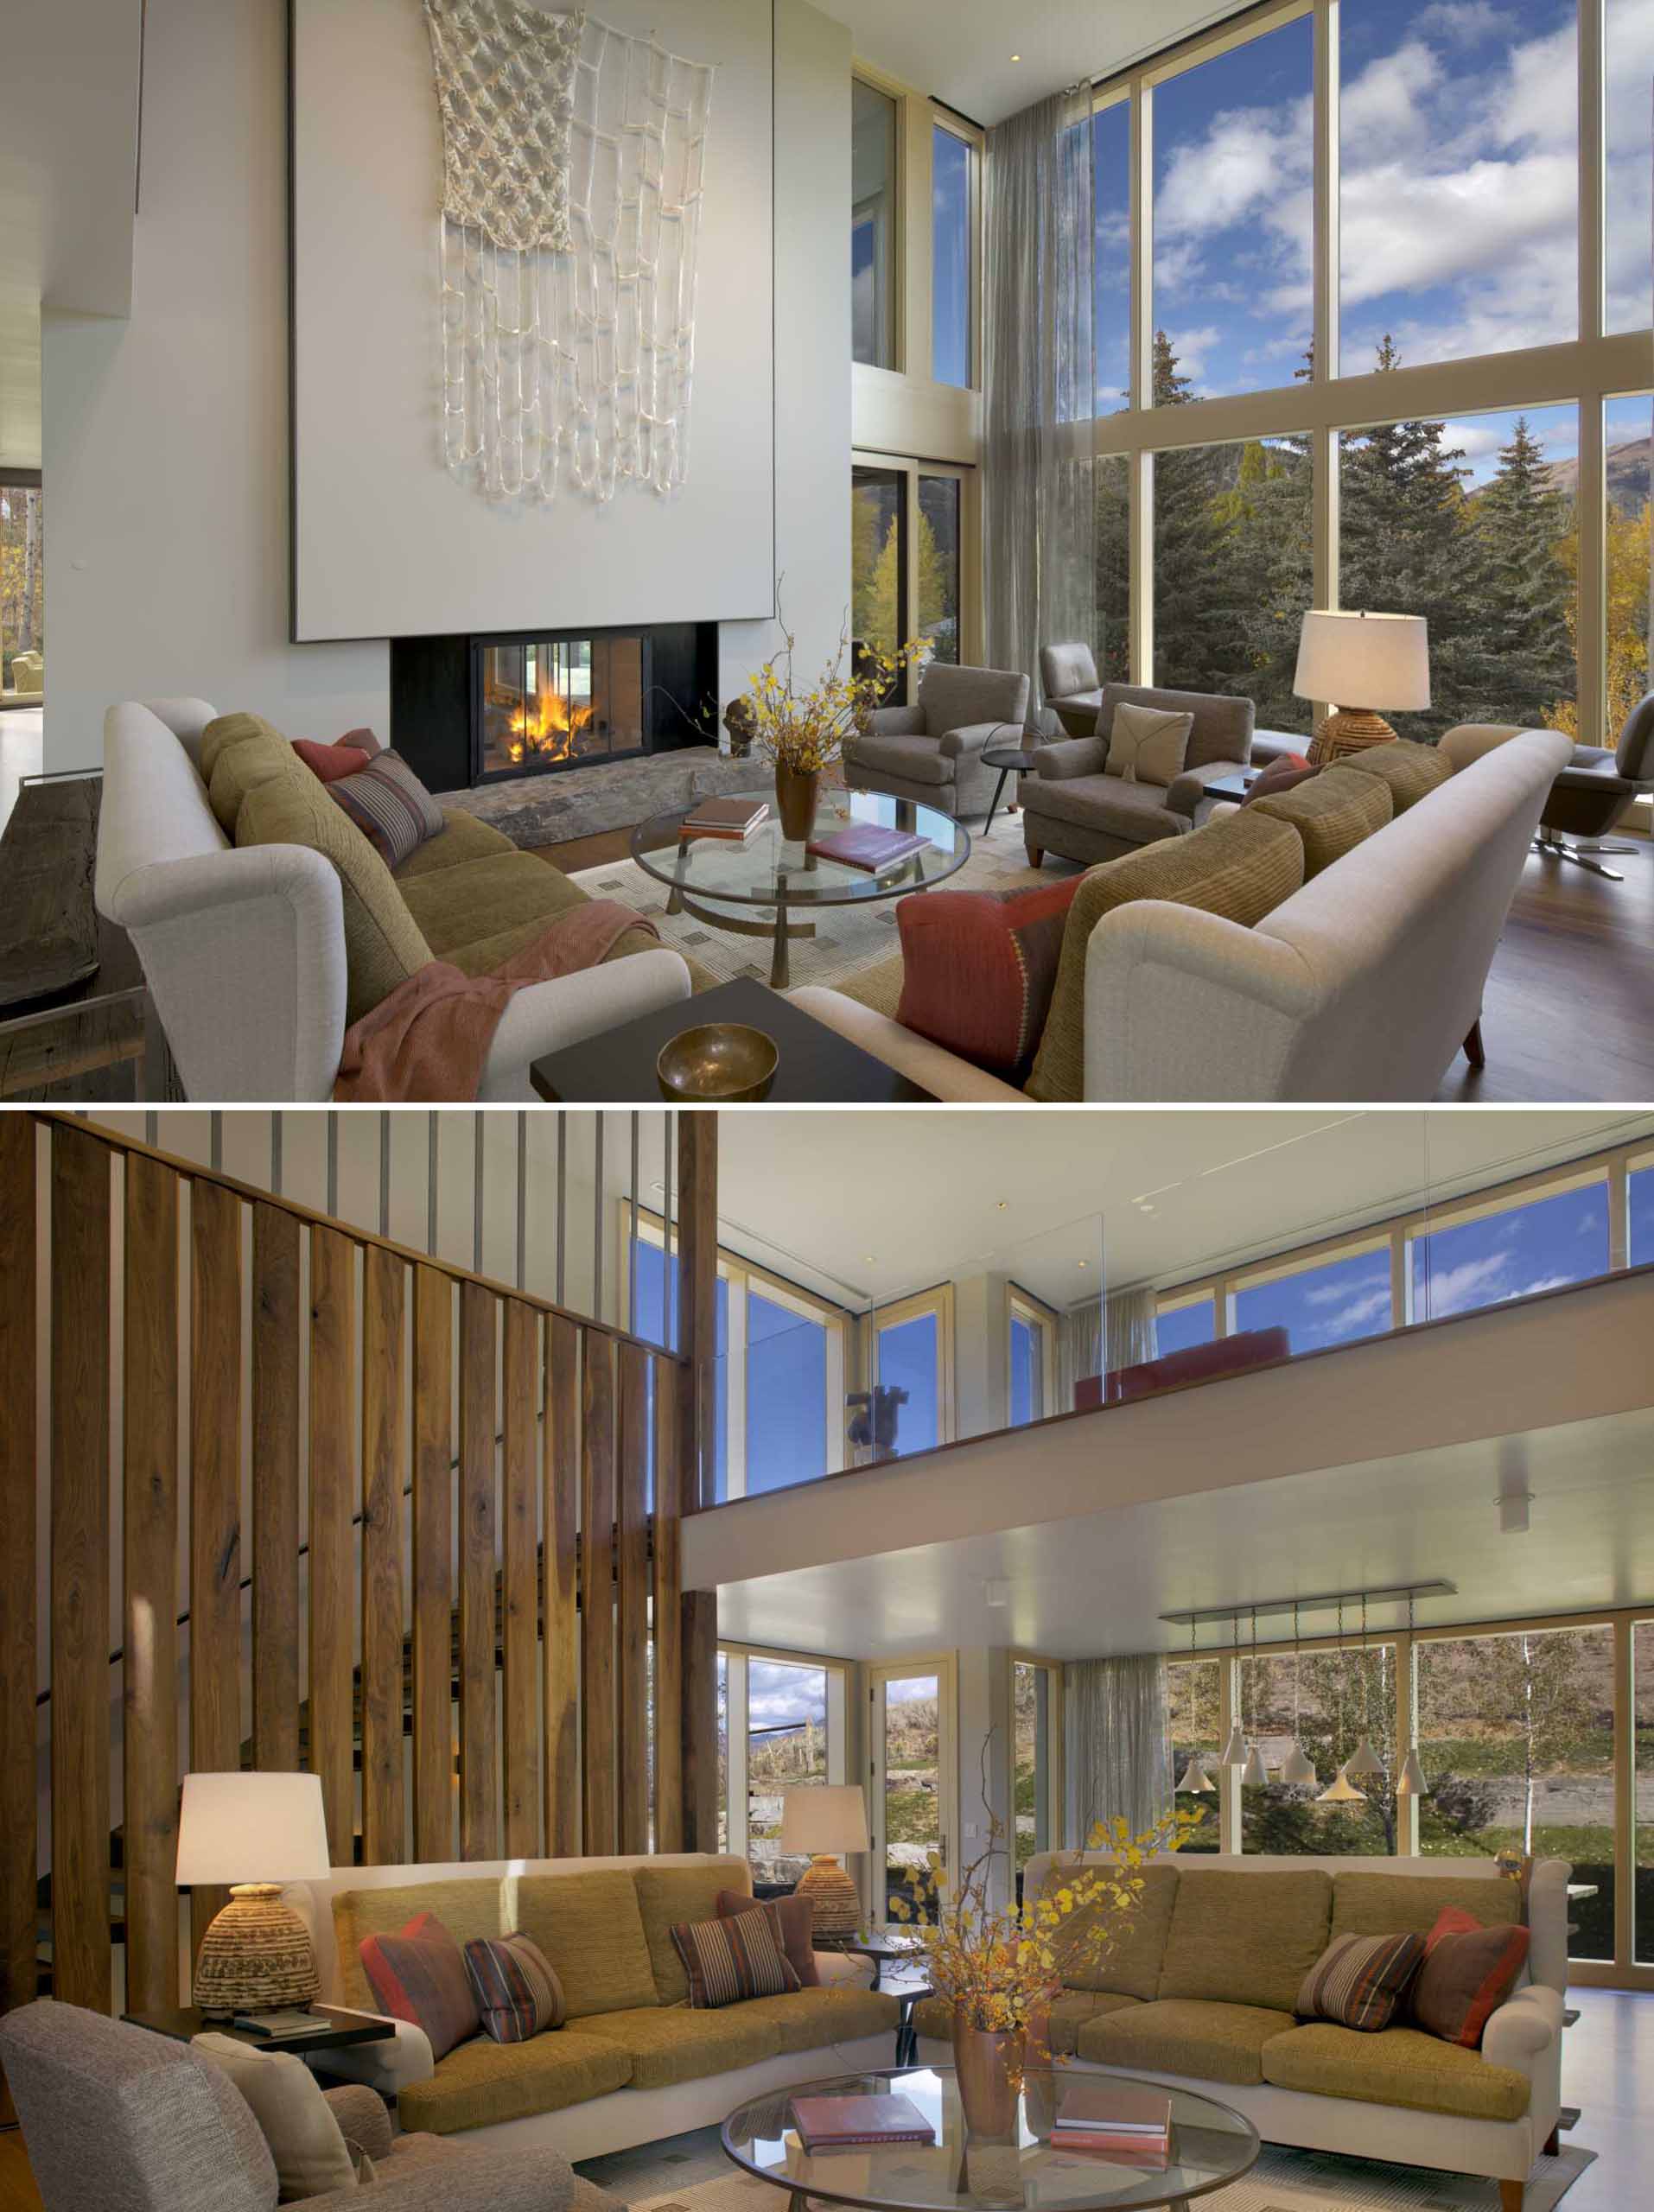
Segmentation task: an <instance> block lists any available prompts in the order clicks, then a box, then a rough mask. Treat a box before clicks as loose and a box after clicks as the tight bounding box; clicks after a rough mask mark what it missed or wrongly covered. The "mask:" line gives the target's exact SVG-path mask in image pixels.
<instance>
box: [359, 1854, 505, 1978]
mask: <svg viewBox="0 0 1654 2212" xmlns="http://www.w3.org/2000/svg"><path fill="white" fill-rule="evenodd" d="M421 1912H429V1913H430V1914H432V1915H433V1916H435V1917H436V1919H438V1920H440V1921H441V1922H442V1925H443V1927H444V1928H446V1929H448V1933H449V1934H450V1935H451V1936H453V1938H454V1940H455V1942H456V1943H458V1944H459V1945H460V1946H461V1948H463V1947H464V1946H465V1945H466V1944H467V1943H468V1942H470V1940H471V1938H472V1937H473V1936H499V1935H502V1934H504V1933H505V1932H506V1931H505V1930H504V1929H502V1928H501V1926H500V1923H499V1877H498V1876H497V1875H494V1874H467V1875H458V1876H455V1877H454V1878H450V1879H449V1880H447V1881H439V1882H399V1883H397V1884H395V1885H389V1886H387V1887H385V1888H384V1889H374V1890H366V1889H364V1890H337V1891H334V1900H333V1930H334V1944H335V1946H336V1948H337V1950H338V1954H339V1974H340V1981H341V1983H342V1985H343V1988H344V1999H345V2002H346V2004H347V2005H354V2006H355V2007H356V2009H357V2010H358V2011H359V2012H378V2011H379V2010H380V2009H381V2008H380V2007H379V2005H376V2004H375V2003H374V2001H373V1993H372V1990H371V1989H370V1988H369V1987H368V1986H367V1977H366V1974H364V1973H363V1972H362V1961H361V1955H360V1954H361V1944H362V1938H363V1937H364V1936H385V1935H394V1934H395V1933H396V1932H397V1930H398V1929H401V1928H405V1927H406V1926H407V1924H408V1923H409V1922H410V1920H411V1919H413V1917H414V1916H415V1915H416V1914H417V1913H421Z"/></svg>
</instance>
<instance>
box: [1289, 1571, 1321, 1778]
mask: <svg viewBox="0 0 1654 2212" xmlns="http://www.w3.org/2000/svg"><path fill="white" fill-rule="evenodd" d="M1300 1657H1301V1654H1300V1651H1299V1648H1298V1607H1297V1604H1296V1601H1295V1602H1294V1605H1293V1608H1292V1749H1291V1750H1290V1751H1288V1753H1287V1756H1286V1761H1285V1764H1283V1765H1282V1769H1281V1779H1282V1782H1289V1783H1292V1784H1293V1786H1294V1788H1295V1789H1303V1788H1305V1787H1306V1786H1307V1787H1308V1788H1310V1789H1314V1785H1315V1784H1316V1783H1317V1782H1319V1781H1320V1776H1319V1775H1318V1774H1317V1773H1316V1771H1315V1762H1314V1759H1312V1758H1310V1756H1309V1754H1308V1752H1307V1751H1306V1750H1305V1749H1304V1741H1303V1732H1302V1728H1301V1704H1300V1696H1299V1688H1300V1674H1299V1660H1300Z"/></svg>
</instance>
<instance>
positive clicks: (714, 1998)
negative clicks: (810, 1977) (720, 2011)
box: [672, 1907, 798, 2012]
mask: <svg viewBox="0 0 1654 2212" xmlns="http://www.w3.org/2000/svg"><path fill="white" fill-rule="evenodd" d="M672 1942H674V1943H675V1944H676V1945H677V1947H678V1957H679V1958H680V1959H682V1961H684V1973H685V1974H687V1975H688V1976H689V1986H690V2005H691V2006H692V2007H693V2009H694V2010H696V2011H697V2012H715V2011H716V2009H717V2007H718V2006H719V2005H739V2004H740V2003H741V2001H742V2000H743V1999H746V1998H748V1997H784V1996H785V1995H786V1993H787V1992H788V1991H789V1990H791V1989H796V1988H797V1987H798V1975H797V1974H794V1973H793V1971H792V1967H790V1966H789V1965H788V1964H787V1957H786V1952H785V1951H784V1950H783V1949H782V1948H781V1944H780V1939H779V1934H778V1932H777V1929H776V1926H775V1923H774V1922H773V1920H772V1919H771V1918H770V1916H769V1915H768V1913H767V1912H765V1911H764V1910H762V1908H761V1907H754V1910H752V1911H751V1912H738V1913H736V1914H735V1916H733V1917H732V1918H731V1919H728V1920H697V1921H691V1922H686V1923H684V1925H683V1926H681V1927H678V1928H674V1929H673V1930H672Z"/></svg>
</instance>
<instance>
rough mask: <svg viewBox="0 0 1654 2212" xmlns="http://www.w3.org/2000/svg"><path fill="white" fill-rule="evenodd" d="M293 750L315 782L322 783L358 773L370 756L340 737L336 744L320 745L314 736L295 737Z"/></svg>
mask: <svg viewBox="0 0 1654 2212" xmlns="http://www.w3.org/2000/svg"><path fill="white" fill-rule="evenodd" d="M293 750H294V752H295V753H297V755H298V757H299V759H300V760H302V761H303V763H304V765H305V766H306V767H307V768H308V769H309V771H310V773H311V774H312V775H313V776H314V777H315V779H316V780H317V782H318V783H323V784H336V783H337V782H338V781H339V780H340V777H342V776H355V775H359V774H360V772H361V771H362V770H363V769H364V768H365V767H366V766H367V763H368V760H369V759H370V757H371V756H370V755H369V754H368V753H365V752H364V751H363V749H362V748H361V747H360V746H359V745H353V744H352V743H351V742H350V741H349V740H348V739H347V738H340V741H339V742H338V744H337V745H320V744H318V743H317V742H316V741H315V739H314V738H309V737H296V738H295V739H294V740H293Z"/></svg>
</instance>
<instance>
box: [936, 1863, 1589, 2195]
mask: <svg viewBox="0 0 1654 2212" xmlns="http://www.w3.org/2000/svg"><path fill="white" fill-rule="evenodd" d="M1079 1857H1080V1854H1078V1853H1069V1854H1061V1853H1050V1852H1047V1853H1042V1854H1041V1855H1040V1857H1038V1858H1035V1859H1030V1860H1029V1862H1028V1866H1027V1872H1026V1874H1025V1876H1024V1882H1025V1894H1026V1895H1028V1896H1033V1897H1037V1896H1039V1895H1040V1892H1041V1891H1043V1890H1044V1888H1045V1887H1046V1885H1047V1884H1049V1883H1050V1882H1052V1881H1053V1878H1060V1875H1061V1873H1062V1871H1063V1869H1064V1868H1065V1867H1072V1866H1074V1865H1075V1864H1076V1863H1078V1859H1079ZM1085 1859H1087V1861H1088V1862H1090V1863H1097V1854H1095V1853H1086V1854H1085ZM1103 1863H1106V1862H1105V1861H1104V1862H1103ZM1569 1872H1570V1870H1569V1867H1568V1862H1567V1861H1566V1860H1565V1859H1539V1860H1537V1861H1536V1864H1535V1866H1534V1868H1533V1877H1532V1881H1531V1884H1530V1889H1529V1893H1528V1900H1527V1916H1528V1924H1529V1927H1530V1930H1531V1933H1532V1942H1531V1946H1530V1952H1529V1957H1528V1963H1527V1965H1526V1966H1525V1967H1524V1969H1523V1973H1522V1975H1521V1978H1520V1980H1519V1981H1518V1984H1517V1988H1516V1990H1515V1991H1514V1993H1512V1995H1511V1997H1510V1998H1509V1999H1507V2001H1506V2002H1505V2004H1503V2005H1500V2006H1499V2007H1498V2009H1497V2011H1495V2012H1494V2013H1493V2014H1492V2018H1490V2019H1489V2021H1488V2023H1487V2026H1486V2028H1485V2031H1484V2033H1483V2037H1482V2044H1481V2049H1480V2050H1479V2051H1475V2050H1462V2049H1460V2047H1459V2046H1457V2045H1454V2044H1447V2043H1442V2042H1440V2041H1438V2040H1437V2039H1436V2038H1435V2037H1431V2036H1427V2035H1425V2034H1424V2033H1423V2032H1422V2031H1421V2030H1418V2029H1415V2028H1410V2027H1406V2026H1394V2027H1390V2028H1386V2029H1384V2030H1383V2031H1381V2032H1379V2033H1377V2034H1363V2033H1359V2032H1358V2031H1356V2030H1354V2029H1352V2028H1340V2027H1337V2026H1334V2025H1333V2024H1329V2023H1316V2024H1299V2023H1297V2022H1296V2021H1295V2019H1294V2018H1293V2016H1292V2003H1293V1999H1294V1997H1295V1994H1296V1992H1297V1989H1298V1986H1299V1984H1300V1983H1301V1980H1302V1978H1303V1976H1304V1974H1307V1972H1308V1970H1309V1968H1310V1967H1312V1966H1314V1963H1315V1961H1316V1960H1317V1959H1318V1958H1319V1957H1320V1955H1321V1953H1322V1952H1323V1951H1324V1950H1325V1949H1326V1945H1327V1943H1328V1942H1330V1941H1331V1939H1332V1937H1333V1936H1338V1935H1342V1934H1345V1933H1346V1932H1347V1933H1354V1934H1358V1935H1382V1934H1390V1933H1391V1932H1395V1933H1403V1932H1405V1931H1407V1930H1409V1929H1412V1930H1416V1931H1417V1932H1419V1933H1420V1934H1424V1933H1427V1932H1428V1929H1429V1928H1430V1927H1431V1925H1432V1924H1433V1923H1434V1922H1435V1916H1436V1914H1437V1913H1438V1912H1439V1911H1440V1910H1441V1908H1442V1907H1443V1906H1444V1905H1449V1904H1454V1905H1460V1906H1463V1907H1464V1908H1465V1909H1466V1910H1468V1911H1469V1912H1471V1913H1472V1914H1473V1915H1474V1916H1475V1917H1476V1918H1478V1919H1479V1920H1480V1921H1481V1922H1482V1923H1483V1924H1484V1925H1486V1926H1492V1925H1495V1924H1499V1923H1504V1922H1505V1921H1508V1920H1516V1919H1518V1918H1520V1916H1521V1913H1522V1903H1521V1892H1520V1890H1519V1887H1518V1885H1517V1884H1516V1883H1514V1882H1511V1881H1507V1880H1505V1878H1502V1877H1501V1876H1500V1874H1499V1872H1498V1867H1497V1865H1496V1864H1495V1862H1494V1861H1493V1860H1492V1859H1446V1860H1444V1859H1298V1858H1290V1859H1283V1858H1266V1857H1263V1856H1261V1855H1258V1854H1249V1855H1247V1856H1245V1857H1240V1858H1237V1857H1231V1856H1229V1855H1225V1854H1220V1853H1213V1854H1212V1855H1210V1856H1208V1855H1207V1854H1205V1853H1202V1854H1201V1855H1200V1856H1199V1857H1198V1858H1197V1857H1188V1856H1181V1857H1170V1856H1168V1857H1161V1858H1158V1859H1153V1860H1151V1861H1150V1862H1149V1866H1148V1874H1147V1877H1146V1878H1147V1881H1148V1888H1147V1890H1146V1891H1145V1894H1144V1898H1143V1904H1142V1910H1141V1912H1140V1914H1139V1915H1138V1916H1137V1918H1136V1922H1135V1923H1134V1924H1133V1926H1132V1927H1131V1929H1130V1932H1129V1934H1128V1935H1127V1936H1125V1937H1124V1938H1123V1941H1122V1942H1120V1943H1119V1944H1118V1945H1116V1948H1115V1949H1114V1950H1113V1951H1112V1952H1110V1954H1109V1955H1108V1956H1107V1957H1106V1958H1105V1959H1104V1961H1102V1963H1101V1964H1100V1965H1099V1966H1098V1967H1097V1968H1096V1969H1095V1970H1091V1971H1087V1972H1086V1973H1085V1974H1084V1976H1083V1977H1077V1978H1076V1980H1077V1983H1078V1981H1079V1980H1083V1981H1084V1983H1085V1986H1084V1987H1080V1986H1072V1987H1069V1988H1067V1989H1066V1990H1065V1991H1064V1993H1063V1995H1062V1997H1061V1998H1060V1999H1059V2000H1058V2001H1057V2004H1056V2005H1054V2006H1053V2014H1052V2043H1053V2048H1054V2049H1055V2050H1058V2051H1059V2052H1062V2053H1064V2054H1065V2060H1064V2063H1065V2065H1066V2067H1069V2068H1072V2069H1073V2071H1074V2072H1076V2073H1078V2074H1085V2073H1098V2074H1118V2073H1123V2074H1129V2075H1139V2076H1147V2077H1148V2078H1149V2079H1151V2080H1153V2081H1157V2082H1172V2083H1185V2084H1187V2085H1188V2086H1190V2087H1193V2088H1197V2089H1204V2090H1206V2091H1209V2092H1210V2094H1212V2095H1213V2096H1215V2097H1217V2098H1218V2099H1220V2100H1221V2101H1223V2102H1224V2103H1225V2104H1227V2105H1232V2106H1233V2107H1235V2108H1236V2109H1237V2111H1239V2112H1243V2113H1245V2114H1246V2116H1247V2118H1248V2119H1249V2120H1250V2121H1251V2122H1252V2125H1253V2126H1255V2127H1256V2129H1257V2131H1258V2133H1259V2134H1260V2135H1262V2136H1263V2139H1264V2140H1265V2141H1266V2142H1269V2143H1285V2144H1290V2145H1296V2146H1297V2147H1299V2148H1301V2149H1305V2150H1313V2151H1334V2152H1342V2153H1344V2154H1345V2155H1346V2156H1348V2157H1352V2158H1385V2159H1390V2160H1393V2161H1395V2162H1396V2164H1403V2165H1412V2166H1434V2167H1437V2168H1439V2169H1441V2170H1442V2171H1446V2172H1449V2173H1466V2174H1479V2175H1485V2176H1486V2177H1489V2178H1491V2179H1492V2180H1494V2181H1497V2182H1498V2183H1499V2186H1500V2191H1501V2198H1502V2202H1503V2204H1504V2207H1505V2212H1519V2208H1520V2206H1521V2203H1522V2193H1523V2185H1524V2183H1525V2181H1526V2179H1527V2177H1528V2175H1529V2173H1530V2171H1531V2169H1532V2166H1533V2163H1534V2160H1535V2159H1536V2158H1538V2156H1539V2155H1540V2153H1541V2152H1542V2151H1543V2150H1544V2149H1545V2147H1546V2145H1548V2144H1549V2143H1550V2142H1551V2141H1552V2139H1553V2137H1554V2135H1555V2129H1556V2126H1557V2121H1558V2119H1559V2116H1560V2113H1561V2109H1562V2005H1563V1996H1564V1993H1565V1991H1566V1988H1567V1982H1568V1874H1569ZM914 2017H915V2024H916V2025H917V2027H918V2029H919V2056H920V2058H921V2059H922V2060H924V2061H925V2062H926V2063H930V2064H940V2063H946V2060H947V2056H948V2050H949V2045H948V2044H946V2043H945V2041H943V2040H942V2034H943V2031H945V2026H946V2018H945V2013H944V2012H943V2010H942V2007H941V2006H940V2005H939V2004H938V2001H937V2000H935V1999H931V2000H928V2001H927V2002H926V2003H922V2004H921V2005H919V2007H918V2008H917V2010H916V2012H915V2016H914ZM1311 2082H1314V2083H1316V2084H1317V2085H1318V2086H1315V2087H1309V2086H1307V2085H1308V2084H1309V2083H1311Z"/></svg>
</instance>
